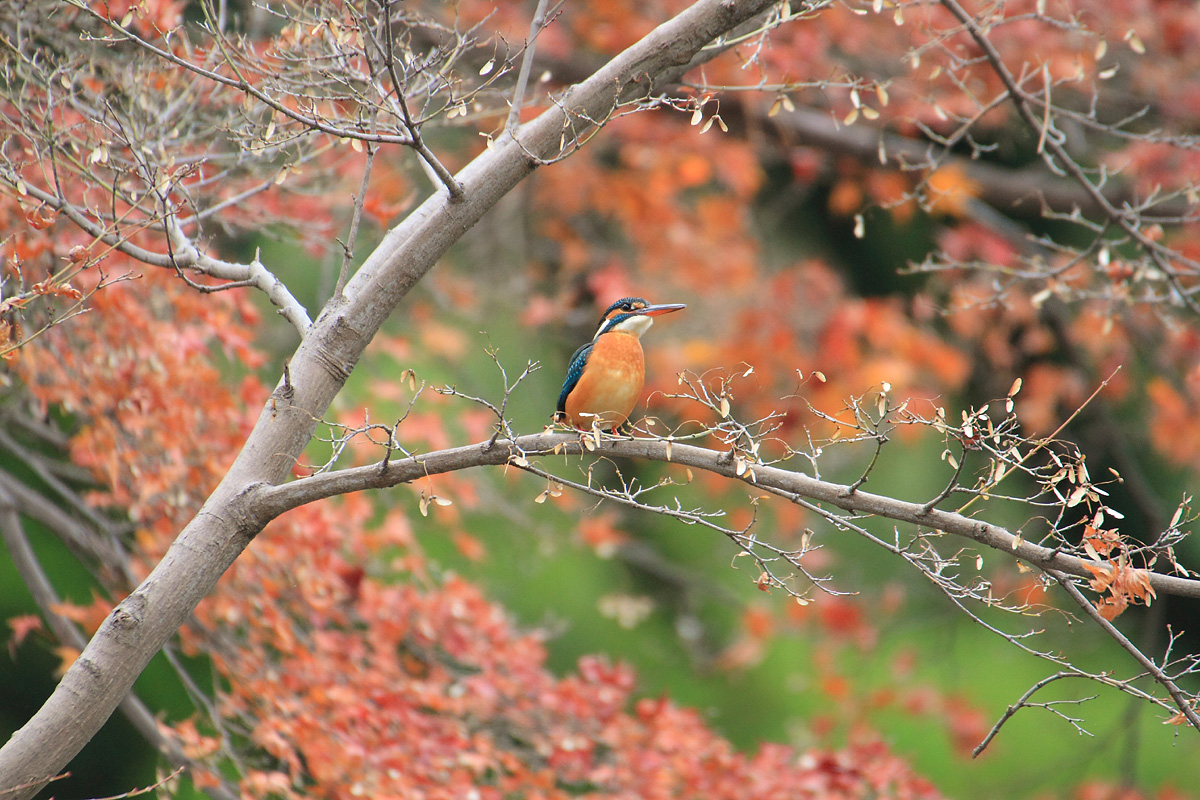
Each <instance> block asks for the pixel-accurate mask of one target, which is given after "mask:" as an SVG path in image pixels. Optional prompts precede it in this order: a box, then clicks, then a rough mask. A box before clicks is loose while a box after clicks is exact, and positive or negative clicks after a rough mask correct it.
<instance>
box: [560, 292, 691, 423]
mask: <svg viewBox="0 0 1200 800" xmlns="http://www.w3.org/2000/svg"><path fill="white" fill-rule="evenodd" d="M685 307H686V306H685V305H684V304H683V303H664V304H661V305H651V304H650V303H648V302H646V300H645V299H644V298H641V297H623V298H621V299H620V300H618V301H617V302H615V303H613V304H612V305H611V306H609V307H608V310H607V311H605V312H604V316H603V317H602V318H601V319H600V327H599V328H598V329H597V330H596V335H595V336H594V337H592V340H591V341H590V342H587V343H586V344H584V345H582V346H581V347H580V348H579V349H578V350H576V351H575V354H574V355H573V356H571V364H570V366H569V367H568V368H567V378H566V380H565V381H563V387H562V393H561V394H559V396H558V410H557V411H556V412H555V414H554V418H555V420H556V421H558V422H566V423H569V424H570V425H571V426H573V427H575V428H576V429H578V430H583V431H588V430H592V429H593V428H601V429H608V430H611V431H612V432H613V433H617V432H618V431H620V429H621V427H622V426H623V425H624V424H625V423H626V421H628V419H629V414H630V412H632V411H633V407H634V405H636V404H637V401H638V398H639V397H640V396H641V394H642V384H643V383H644V382H645V379H646V362H645V357H644V356H643V354H642V343H641V341H640V340H641V337H642V334H644V333H645V332H646V331H648V330H650V326H651V325H653V324H654V318H655V317H657V316H660V315H662V314H670V313H672V312H675V311H679V310H680V309H681V308H685Z"/></svg>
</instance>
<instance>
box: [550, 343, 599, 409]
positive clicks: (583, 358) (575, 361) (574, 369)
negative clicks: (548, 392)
mask: <svg viewBox="0 0 1200 800" xmlns="http://www.w3.org/2000/svg"><path fill="white" fill-rule="evenodd" d="M593 345H595V342H594V341H591V342H588V343H586V344H583V345H580V346H579V349H578V350H576V351H575V355H573V356H571V366H569V367H567V379H566V380H565V381H563V387H562V394H560V395H559V396H558V414H556V415H555V416H558V415H561V414H565V413H566V411H567V395H569V394H570V393H571V390H572V389H574V388H575V386H576V384H578V383H579V376H580V375H582V374H583V368H584V366H586V365H587V360H588V356H590V355H591V354H592V347H593Z"/></svg>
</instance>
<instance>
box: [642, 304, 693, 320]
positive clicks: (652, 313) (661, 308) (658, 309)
mask: <svg viewBox="0 0 1200 800" xmlns="http://www.w3.org/2000/svg"><path fill="white" fill-rule="evenodd" d="M681 308H687V306H686V305H685V304H683V303H662V304H660V305H656V306H646V307H645V308H640V309H638V311H637V313H639V314H642V315H643V316H647V317H657V316H658V315H660V314H670V313H671V312H672V311H678V310H679V309H681Z"/></svg>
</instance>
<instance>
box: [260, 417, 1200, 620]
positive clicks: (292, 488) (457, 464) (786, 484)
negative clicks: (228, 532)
mask: <svg viewBox="0 0 1200 800" xmlns="http://www.w3.org/2000/svg"><path fill="white" fill-rule="evenodd" d="M487 444H488V443H487V442H483V443H480V444H474V445H466V446H464V447H455V448H451V449H449V450H439V451H436V452H433V453H427V454H424V455H416V456H410V457H409V458H404V459H399V460H392V461H390V462H389V463H388V464H387V467H386V469H380V465H379V464H372V465H368V466H364V467H354V468H352V469H345V470H340V471H338V472H328V473H322V474H320V475H314V476H312V477H309V478H300V479H298V480H295V481H292V482H291V483H286V484H283V485H280V486H269V487H268V486H261V487H258V489H257V490H256V499H255V503H256V505H257V506H258V507H259V508H260V509H261V510H263V511H264V512H265V513H267V514H269V515H270V516H272V517H275V516H278V515H279V514H282V513H284V512H285V511H288V510H290V509H292V508H295V507H297V506H301V505H304V504H305V503H311V502H313V501H315V500H320V499H323V498H326V497H332V496H334V495H340V494H346V493H348V492H357V491H362V490H364V489H382V488H387V487H390V486H396V485H398V484H401V483H408V482H410V481H414V480H418V479H420V478H424V477H426V476H429V475H437V474H440V473H443V472H455V471H458V470H462V469H469V468H471V467H479V466H487V465H491V466H500V465H505V464H508V463H509V462H511V461H512V460H513V459H515V458H518V457H521V458H531V457H534V456H554V455H559V456H576V455H584V454H596V455H605V456H624V457H628V458H640V459H645V460H649V461H661V462H664V463H672V464H679V465H680V466H684V467H691V468H693V469H703V470H706V471H708V472H712V473H714V474H717V475H721V476H723V477H726V478H732V479H736V480H739V481H742V482H743V483H746V484H749V485H751V486H755V487H757V488H759V489H763V490H770V491H773V492H775V493H777V494H780V495H781V496H784V497H787V498H790V499H800V498H803V499H807V500H812V501H816V502H819V503H826V504H829V505H832V506H836V507H837V508H840V509H842V510H844V511H850V512H852V513H856V514H870V515H873V516H878V517H884V518H887V519H891V520H896V521H897V522H906V523H909V524H912V525H918V526H922V527H926V528H930V529H934V530H939V531H944V532H946V533H951V534H954V535H956V536H961V537H963V538H966V539H970V540H971V541H973V542H976V543H978V544H981V545H984V546H986V547H990V548H992V549H995V550H998V551H1000V552H1003V553H1006V554H1008V555H1011V556H1013V557H1015V558H1019V559H1021V560H1022V561H1025V562H1028V563H1030V564H1033V565H1034V566H1037V567H1039V568H1041V569H1045V570H1048V571H1049V570H1056V571H1058V572H1061V573H1066V574H1069V575H1073V576H1077V577H1084V578H1091V577H1092V573H1091V572H1090V571H1089V570H1088V569H1087V568H1086V567H1085V566H1084V560H1083V559H1081V558H1077V557H1075V556H1072V555H1068V554H1066V553H1062V552H1060V551H1058V550H1055V549H1051V548H1048V547H1042V546H1041V545H1037V544H1033V543H1031V542H1027V541H1025V540H1024V538H1023V537H1020V536H1018V535H1017V534H1014V533H1012V532H1010V531H1009V530H1007V529H1006V528H1003V527H1001V526H999V525H992V524H990V523H987V522H983V521H981V520H977V519H972V518H970V517H966V516H963V515H962V514H958V513H955V512H952V511H941V510H939V509H936V508H929V507H928V504H927V503H912V502H907V501H904V500H897V499H895V498H891V497H885V496H883V495H877V494H872V493H870V492H865V491H863V490H862V489H855V490H853V491H852V490H851V487H850V486H845V485H842V484H837V483H831V482H829V481H823V480H818V479H816V478H812V477H809V476H808V475H804V474H802V473H799V472H792V471H790V470H786V469H781V468H779V467H772V466H767V465H763V464H754V465H753V469H752V470H746V471H744V472H743V473H742V474H741V475H740V476H739V475H738V474H737V466H736V464H735V463H734V461H733V460H732V459H730V458H728V452H727V451H723V450H710V449H708V448H704V447H696V446H695V445H687V444H682V443H680V442H670V441H668V440H665V439H609V438H601V439H600V441H599V443H598V444H596V442H595V441H594V440H593V441H592V444H594V445H596V447H595V450H590V449H586V448H585V447H584V446H583V445H582V444H581V442H580V437H579V435H578V434H574V433H539V434H532V435H529V436H521V437H518V438H516V439H514V440H506V439H501V440H498V441H496V442H495V443H494V445H493V446H492V447H490V448H489V447H488V446H487ZM1150 581H1151V585H1152V586H1153V587H1154V590H1155V591H1156V592H1162V593H1164V594H1174V595H1179V596H1181V597H1200V580H1192V579H1189V578H1180V577H1178V576H1175V575H1164V574H1162V573H1154V572H1152V573H1150Z"/></svg>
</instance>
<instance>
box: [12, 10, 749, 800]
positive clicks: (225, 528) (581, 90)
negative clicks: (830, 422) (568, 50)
mask: <svg viewBox="0 0 1200 800" xmlns="http://www.w3.org/2000/svg"><path fill="white" fill-rule="evenodd" d="M772 5H773V0H740V1H738V2H735V1H734V0H699V2H697V3H695V4H694V5H692V6H691V7H689V8H688V9H686V10H684V11H682V12H681V13H680V14H678V15H677V16H675V17H674V18H672V19H670V20H668V21H667V22H665V23H664V24H662V25H660V26H659V27H658V28H656V29H655V30H653V31H651V32H650V33H649V34H647V35H646V36H645V37H644V38H643V39H642V40H641V41H639V42H637V43H635V44H634V45H632V46H630V47H629V48H628V49H626V50H625V51H624V52H622V53H621V54H619V55H618V56H616V57H615V58H614V59H613V60H612V61H610V62H609V63H608V64H607V65H605V66H604V67H603V68H601V69H600V70H599V71H598V72H596V73H595V74H594V75H592V76H591V77H590V78H588V79H587V80H585V81H584V82H582V83H580V84H579V85H577V86H575V87H573V88H572V89H570V90H568V91H567V92H566V93H565V94H564V95H563V96H562V97H561V99H560V101H559V102H558V103H556V104H555V105H554V106H553V107H552V108H550V109H548V110H547V111H545V112H543V113H542V114H541V115H539V116H538V117H537V118H536V119H533V120H531V121H530V122H527V123H525V124H524V125H522V126H520V128H518V131H517V136H516V141H514V140H505V141H502V142H497V143H496V145H495V146H494V147H492V148H491V149H489V150H485V151H484V152H483V153H482V154H481V155H480V156H478V157H477V158H476V159H475V160H474V161H472V162H471V163H470V164H468V165H467V166H466V167H465V168H464V169H463V170H462V171H461V172H460V173H459V174H458V176H456V177H457V180H458V181H459V182H460V183H461V185H462V186H463V187H464V189H465V193H464V196H463V197H462V198H461V199H459V200H456V201H453V202H451V199H450V198H449V197H448V196H447V195H445V194H442V193H439V194H437V195H434V196H432V197H430V198H428V199H427V200H426V201H425V202H424V203H422V204H421V206H419V207H418V208H417V209H416V210H415V211H414V212H412V214H410V215H409V217H408V218H407V219H405V220H404V221H403V222H402V223H401V224H400V225H398V226H397V227H395V228H393V229H392V230H391V231H389V233H388V234H387V236H386V237H385V238H384V240H383V242H382V243H381V244H380V245H379V247H378V248H377V249H376V250H375V252H374V253H373V254H372V255H371V256H370V257H368V259H367V261H366V263H364V264H363V266H362V268H360V269H359V271H358V272H357V273H356V274H355V275H354V277H353V278H352V279H351V280H350V281H349V282H348V283H347V286H346V292H345V295H344V297H343V298H340V300H339V299H338V298H335V299H334V300H333V301H331V302H330V303H329V304H327V305H326V307H325V309H324V311H323V312H322V314H321V315H320V316H319V317H318V319H317V321H316V322H314V323H313V325H312V326H311V327H310V328H309V330H308V332H307V334H306V335H305V336H304V337H303V340H302V341H301V343H300V346H299V348H298V350H297V351H296V352H295V354H294V355H293V356H292V358H291V359H290V373H291V381H290V387H291V390H292V391H291V392H288V393H284V392H282V385H281V386H280V387H279V388H278V389H277V391H276V393H275V394H274V395H272V397H271V398H270V399H269V400H268V402H267V403H265V404H264V407H263V409H262V411H261V413H260V416H259V419H258V421H257V422H256V424H255V426H254V428H253V430H252V431H251V433H250V435H249V437H248V438H247V440H246V443H245V445H244V446H243V448H242V451H241V452H240V453H239V454H238V456H237V458H236V460H235V461H234V463H233V465H232V466H231V467H230V469H229V471H228V472H227V473H226V475H225V478H224V479H223V480H222V481H221V483H220V485H219V486H218V487H217V488H216V489H215V490H214V491H213V493H212V495H211V496H210V497H209V498H208V500H207V501H206V502H205V504H204V506H203V508H201V510H200V512H199V513H198V514H197V515H196V517H195V518H194V519H193V520H192V521H191V522H190V523H189V524H188V525H187V526H186V527H185V528H184V529H183V531H182V532H181V533H180V534H179V536H178V537H177V538H176V539H175V541H174V543H173V544H172V545H171V547H170V549H169V550H168V551H167V553H166V555H165V556H164V557H163V559H162V561H161V562H159V564H158V565H157V566H156V567H155V569H154V570H153V571H152V572H151V574H150V575H149V576H148V577H147V578H146V580H145V581H143V582H142V584H141V585H140V586H138V587H137V589H135V590H134V592H133V593H132V594H131V595H130V596H129V597H127V598H126V599H125V600H124V601H122V602H121V603H120V604H118V605H117V607H116V608H114V609H113V611H112V613H110V614H109V616H108V618H107V619H106V620H105V621H104V623H103V624H102V625H101V626H100V629H99V630H98V631H97V632H96V634H95V636H93V638H92V640H91V642H89V643H88V646H87V647H86V648H85V649H84V651H83V653H82V654H81V655H80V657H79V658H78V659H77V660H76V661H75V663H74V664H72V665H71V667H70V668H69V669H68V670H67V672H66V674H65V675H64V676H63V679H62V681H61V682H60V683H59V685H58V687H57V688H56V689H55V691H54V693H53V694H52V695H51V696H50V698H49V699H48V700H47V701H46V703H45V704H44V705H43V706H42V708H41V709H39V710H38V712H37V713H36V714H35V715H34V716H33V718H32V719H30V720H29V722H28V723H26V724H25V726H23V727H22V728H21V729H20V730H18V731H17V732H16V733H14V734H13V736H12V738H10V739H9V741H8V742H7V743H6V744H5V745H4V747H3V748H0V794H4V795H5V798H6V800H24V798H28V797H31V796H33V795H34V794H35V793H36V792H37V791H38V789H39V788H40V787H41V785H42V784H44V783H45V782H46V781H48V780H49V779H50V778H51V777H52V776H54V775H55V774H57V773H58V772H59V771H60V770H61V768H62V767H63V765H65V764H66V763H67V762H68V761H69V760H70V759H71V758H72V757H73V756H74V755H75V754H76V753H77V752H79V750H80V749H81V748H82V747H83V745H84V744H85V743H86V742H87V741H88V740H89V739H90V738H91V737H92V736H93V735H95V733H96V731H97V730H99V728H100V726H101V725H102V724H103V723H104V721H105V720H106V719H107V718H108V717H109V715H110V714H111V713H112V711H113V709H115V708H116V707H117V705H118V704H119V703H120V701H121V699H122V698H124V697H125V695H126V694H127V693H128V692H129V690H130V688H131V687H132V686H133V682H134V679H135V678H136V677H137V676H138V674H139V673H140V672H141V671H142V669H144V668H145V666H146V664H147V663H148V662H149V661H150V658H151V657H152V656H153V655H154V654H155V653H156V652H157V651H158V650H159V649H160V648H161V647H162V645H163V644H164V643H165V642H166V641H167V640H168V639H169V638H170V637H171V636H172V635H173V634H174V633H175V631H176V630H177V629H178V628H179V626H180V625H182V624H183V623H184V621H186V620H187V618H188V617H189V616H190V614H191V613H192V610H193V609H194V608H195V607H196V605H197V604H198V603H199V602H200V600H201V599H202V598H203V597H204V596H205V595H206V594H207V593H208V592H209V591H210V590H211V589H212V587H213V586H214V585H215V584H216V582H217V580H218V579H219V578H220V576H221V575H222V574H223V573H224V572H225V570H226V569H228V568H229V566H230V565H231V564H232V563H233V561H234V560H235V559H236V558H237V557H238V555H239V554H240V553H241V552H242V550H244V549H245V548H246V547H247V546H248V545H249V544H250V542H251V540H252V539H253V538H254V536H255V535H257V533H258V532H259V531H260V530H262V528H263V526H264V525H265V524H266V523H267V522H268V521H269V520H270V518H271V517H270V512H269V510H268V509H267V508H266V507H264V506H263V505H261V504H259V503H258V502H256V501H257V500H258V499H259V497H260V496H262V495H263V494H264V493H265V492H264V490H265V488H266V487H268V486H270V485H272V484H276V483H279V482H280V481H283V480H284V479H285V478H286V477H287V475H288V473H289V471H290V470H291V469H292V467H293V465H294V464H295V463H296V459H297V458H298V457H299V456H300V454H301V453H302V452H303V450H304V448H305V446H306V445H307V444H308V442H309V440H310V438H311V436H312V434H313V431H314V430H315V429H316V426H317V424H318V422H319V420H320V419H321V417H322V416H323V415H324V413H325V411H326V410H327V409H328V407H329V404H330V403H331V402H332V400H333V398H334V397H335V396H336V395H337V393H338V392H339V391H340V390H341V388H342V386H343V385H344V384H345V382H346V380H347V378H348V377H349V375H350V373H351V371H352V370H353V369H354V366H355V364H356V363H357V361H358V359H359V357H360V356H361V354H362V352H363V349H364V348H365V347H366V345H367V344H368V342H370V341H371V338H372V337H373V336H374V335H375V333H376V331H378V329H379V327H380V325H382V324H383V321H384V320H385V319H386V318H387V317H388V316H390V315H391V313H392V312H393V311H394V310H395V308H396V306H397V305H398V304H399V303H400V301H401V300H403V299H404V297H405V296H406V295H407V294H408V292H409V291H410V290H411V289H412V288H413V286H415V285H416V283H417V282H418V281H419V280H420V279H421V278H422V277H423V276H424V275H425V274H426V273H427V272H428V271H429V270H430V269H432V267H433V266H434V264H435V263H436V262H437V261H438V259H439V258H440V257H441V256H442V255H443V254H444V253H445V252H446V250H447V249H448V248H449V247H450V245H451V244H453V243H454V242H455V241H457V240H458V239H459V238H460V237H461V236H462V235H463V233H465V232H466V230H467V229H468V228H470V227H471V226H472V225H474V224H475V223H476V222H477V221H478V220H479V218H480V217H481V216H482V215H483V214H484V212H486V211H487V210H488V209H490V208H491V207H492V206H494V205H495V204H496V203H497V202H498V201H499V200H500V199H501V198H502V197H504V196H505V195H506V194H507V193H508V192H509V191H510V190H511V189H512V188H513V187H515V186H516V185H517V184H518V183H520V182H521V181H522V180H523V179H524V178H525V177H527V176H528V175H529V174H530V173H532V172H533V170H534V169H535V168H536V167H537V166H538V164H539V163H541V161H540V159H548V158H553V157H558V156H560V155H561V154H562V153H561V148H562V142H563V137H564V134H565V133H567V132H570V131H571V130H572V128H574V127H576V126H578V125H580V124H583V125H586V126H587V127H589V128H594V127H595V126H599V125H602V124H603V123H604V122H605V121H606V120H607V119H608V118H609V115H610V114H611V113H612V111H613V110H614V109H615V108H616V106H617V104H618V103H619V102H621V101H622V99H629V98H631V97H635V96H639V95H640V96H646V94H647V93H648V92H650V91H652V90H653V88H654V81H655V79H656V78H657V77H658V76H659V75H661V74H662V73H664V72H666V71H667V70H670V69H671V68H672V67H677V66H679V65H683V64H687V63H689V62H690V61H691V59H692V58H693V57H694V56H695V55H696V54H697V53H699V52H700V51H701V49H702V48H703V47H704V46H705V45H707V44H709V43H710V42H712V41H714V40H715V39H717V38H718V37H719V36H721V35H722V34H724V33H726V32H728V31H729V30H731V29H732V28H734V27H736V26H738V25H739V24H741V23H743V22H745V21H747V20H750V19H754V18H755V17H757V16H758V15H759V14H761V13H763V12H764V11H766V10H767V9H768V8H769V7H771V6H772ZM169 56H170V54H166V55H165V56H164V57H166V58H168V60H170V58H169ZM184 66H185V67H186V68H189V69H190V68H191V67H190V66H187V65H184ZM197 74H199V73H197ZM209 77H210V79H213V80H220V82H222V83H229V81H228V80H227V79H221V78H219V77H218V76H215V75H211V76H209ZM234 85H236V86H238V88H240V89H243V90H245V87H243V86H241V85H240V84H238V83H237V82H234ZM18 787H23V788H18Z"/></svg>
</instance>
